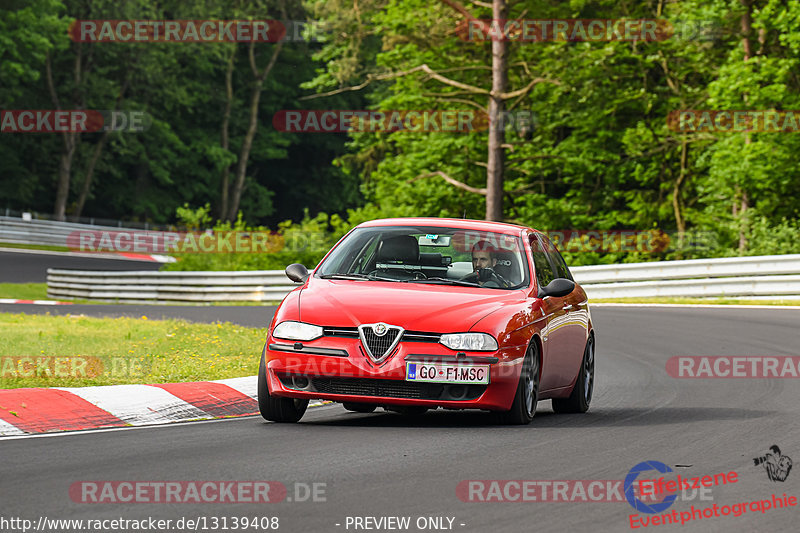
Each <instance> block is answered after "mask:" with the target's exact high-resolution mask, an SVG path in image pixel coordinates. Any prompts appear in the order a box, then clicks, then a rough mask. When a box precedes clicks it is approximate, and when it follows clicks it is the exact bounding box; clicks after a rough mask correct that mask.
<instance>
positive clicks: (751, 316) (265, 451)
mask: <svg viewBox="0 0 800 533" xmlns="http://www.w3.org/2000/svg"><path fill="white" fill-rule="evenodd" d="M209 309H212V310H214V309H215V308H209ZM216 309H217V310H218V308H216ZM593 318H594V321H595V327H596V331H597V346H598V350H597V388H596V390H595V398H594V401H593V403H592V408H591V410H590V411H589V412H588V413H586V414H583V415H556V414H554V413H552V411H551V409H550V405H549V403H550V402H547V401H546V402H541V403H540V404H539V413H538V414H537V415H536V418H535V419H534V421H533V423H532V424H531V425H530V426H525V427H500V426H494V425H492V420H491V419H490V417H489V416H487V415H484V414H480V413H477V414H472V413H461V412H443V411H437V412H433V413H428V414H427V415H424V416H422V417H418V418H406V417H402V416H399V415H395V414H390V413H384V412H379V413H376V414H369V415H362V414H353V413H347V412H345V411H344V410H343V409H342V407H340V406H338V405H335V404H334V405H329V406H324V407H320V408H315V409H312V410H309V412H308V413H307V414H306V416H305V417H304V418H303V420H302V422H301V423H300V424H297V425H280V424H272V423H265V422H264V421H263V420H262V419H261V418H258V417H251V418H244V419H235V420H222V421H215V422H210V423H192V424H180V425H173V426H164V427H155V428H144V429H134V430H122V431H111V432H97V433H86V434H73V435H67V436H55V437H44V438H29V439H21V440H4V441H1V442H0V453H1V454H2V457H3V468H2V476H0V486H1V487H2V490H1V491H0V498H2V502H3V505H2V516H5V517H23V518H28V519H31V520H37V519H38V517H40V516H43V515H45V516H47V517H48V518H62V519H67V518H84V519H86V518H120V517H122V518H143V517H148V516H153V517H155V518H164V519H166V518H171V519H177V518H179V517H181V516H185V517H190V518H197V517H207V519H208V520H210V519H211V517H222V516H248V517H255V516H277V517H279V519H280V528H279V531H291V532H295V531H296V532H316V531H320V532H323V531H331V532H335V531H356V530H355V529H353V526H352V525H351V526H350V527H349V528H346V527H345V524H346V517H348V516H359V517H364V516H374V517H382V516H383V517H385V516H410V517H411V524H412V527H411V528H410V529H408V531H419V530H418V529H417V528H416V525H415V522H414V521H415V520H416V518H417V517H419V516H425V517H436V516H445V517H454V519H455V520H454V522H453V530H455V531H464V532H497V531H508V532H515V533H518V532H528V531H626V530H630V525H629V522H628V516H629V515H630V514H632V513H633V508H632V507H631V506H630V505H628V504H627V503H626V502H622V503H595V502H591V503H586V502H572V503H546V502H525V503H522V502H503V503H466V502H463V501H461V500H460V499H459V498H458V497H457V495H456V486H457V485H458V483H459V482H460V481H462V480H473V479H490V480H503V479H522V480H562V479H599V480H612V479H624V477H625V475H626V474H627V473H628V471H629V470H630V469H631V468H632V467H633V466H634V465H636V464H637V463H639V462H641V461H645V460H655V461H662V462H664V463H666V464H667V465H669V466H670V467H672V468H673V469H675V470H676V471H677V472H678V473H680V474H681V475H682V476H701V475H705V474H711V475H713V474H715V473H723V472H728V471H731V470H733V471H736V472H737V473H738V476H739V478H738V479H739V481H738V482H737V483H735V484H731V485H726V486H725V487H721V488H717V489H714V492H713V498H714V500H713V502H712V501H699V499H695V500H694V501H678V502H676V503H675V504H674V507H673V508H674V509H675V510H677V511H679V512H680V511H686V510H688V509H689V508H690V506H691V505H692V504H694V505H696V506H698V507H705V506H711V505H712V504H715V503H716V504H718V505H719V506H722V505H732V504H735V503H740V502H749V501H751V500H760V499H764V498H769V497H770V495H771V494H773V493H777V494H779V495H780V494H783V493H784V492H786V493H788V494H789V495H795V496H797V495H798V492H800V491H798V485H800V471H795V472H792V473H791V474H790V475H789V477H788V479H787V480H786V481H785V482H783V483H776V482H771V481H770V480H769V479H768V478H767V476H766V474H765V471H764V469H763V468H762V467H755V466H754V465H753V460H752V458H753V457H756V456H760V455H763V454H764V453H765V452H766V450H767V448H768V447H769V446H771V445H773V444H777V445H779V446H780V447H781V449H782V451H783V453H784V454H786V455H788V456H789V457H792V458H793V459H795V460H797V458H800V429H798V428H800V424H798V422H800V415H798V412H797V406H798V405H800V382H799V381H798V380H797V379H783V380H778V379H773V380H756V379H730V380H723V379H714V380H711V379H701V380H679V379H674V378H672V377H670V376H669V375H667V373H666V372H665V368H664V365H665V363H666V360H667V359H668V358H669V357H671V356H674V355H800V354H798V349H797V346H798V342H797V338H798V337H797V331H798V325H800V311H793V310H754V309H685V308H681V309H674V308H662V309H642V308H602V307H598V308H595V309H593ZM254 357H257V355H255V354H254ZM677 465H682V466H677ZM81 480H153V481H168V480H197V481H200V480H274V481H280V482H282V483H284V484H285V485H286V486H287V488H288V489H289V497H292V496H293V492H294V490H295V489H294V486H295V485H294V484H295V483H308V484H310V483H325V484H326V487H325V491H326V492H325V500H326V501H324V502H308V501H307V502H297V501H292V502H288V501H283V502H281V503H273V504H260V505H257V504H196V503H188V504H169V505H167V504H81V503H75V502H73V501H72V500H71V499H70V496H69V494H68V489H69V487H70V485H71V484H72V483H73V482H76V481H81ZM797 509H798V508H797V507H794V508H789V509H778V510H775V511H772V510H770V511H768V512H767V513H766V514H762V513H760V512H758V511H755V512H751V511H748V512H747V513H745V514H743V515H742V516H739V517H734V516H728V517H724V518H708V519H702V520H700V521H698V522H690V523H688V524H687V525H685V526H683V527H681V526H675V525H671V526H651V527H649V528H646V529H647V530H648V531H650V530H653V529H657V530H659V531H664V530H680V531H720V532H721V531H726V532H727V531H796V522H797V520H796V517H797ZM336 524H340V525H338V526H337V525H336ZM445 524H447V521H445ZM461 524H464V525H463V526H462V525H461ZM360 530H362V531H363V529H360ZM384 530H385V529H373V530H372V531H384ZM252 531H254V530H252ZM386 531H388V530H386Z"/></svg>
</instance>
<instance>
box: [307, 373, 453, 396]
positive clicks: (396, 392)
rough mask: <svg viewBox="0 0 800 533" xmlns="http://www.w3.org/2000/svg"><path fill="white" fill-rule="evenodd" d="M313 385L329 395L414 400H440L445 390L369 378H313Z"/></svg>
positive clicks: (424, 385) (420, 384)
mask: <svg viewBox="0 0 800 533" xmlns="http://www.w3.org/2000/svg"><path fill="white" fill-rule="evenodd" d="M311 384H312V385H313V387H314V388H315V389H316V390H317V392H323V393H328V394H352V395H354V396H382V397H385V398H410V399H413V400H420V399H428V398H431V397H434V398H438V397H439V395H441V389H442V388H443V387H442V385H435V386H434V387H431V386H430V385H429V384H427V383H412V382H409V381H396V380H392V379H369V378H311ZM430 389H438V390H430Z"/></svg>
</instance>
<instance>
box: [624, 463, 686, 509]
mask: <svg viewBox="0 0 800 533" xmlns="http://www.w3.org/2000/svg"><path fill="white" fill-rule="evenodd" d="M650 470H655V471H657V472H660V473H662V474H666V473H667V472H672V469H671V468H670V467H668V466H667V465H665V464H664V463H662V462H661V461H644V462H641V463H639V464H638V465H636V466H634V467H633V468H631V469H630V471H629V472H628V475H627V476H625V499H626V500H628V503H629V504H631V506H632V507H633V508H634V509H636V510H637V511H639V512H640V513H647V514H658V513H660V512H662V511H664V510H666V509H669V508H670V506H671V505H672V504H673V503H675V500H676V499H677V498H678V495H677V494H670V495H669V496H667V497H666V498H664V499H663V500H661V501H660V502H656V503H644V502H643V501H642V500H640V499H639V498H637V497H636V495H635V494H634V493H633V488H634V486H635V481H636V478H638V477H639V474H640V473H642V472H648V471H650Z"/></svg>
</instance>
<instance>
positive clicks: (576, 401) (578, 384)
mask: <svg viewBox="0 0 800 533" xmlns="http://www.w3.org/2000/svg"><path fill="white" fill-rule="evenodd" d="M593 392H594V335H589V339H588V340H587V341H586V349H585V350H584V352H583V361H582V362H581V369H580V373H579V374H578V379H576V380H575V386H574V387H573V388H572V393H571V394H570V395H569V398H553V411H555V412H556V413H585V412H586V411H588V410H589V404H590V403H591V402H592V393H593Z"/></svg>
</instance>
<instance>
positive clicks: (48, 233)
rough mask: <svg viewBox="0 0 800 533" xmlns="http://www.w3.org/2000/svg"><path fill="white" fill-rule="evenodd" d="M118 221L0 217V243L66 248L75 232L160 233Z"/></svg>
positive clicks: (157, 229) (138, 225)
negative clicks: (90, 221)
mask: <svg viewBox="0 0 800 533" xmlns="http://www.w3.org/2000/svg"><path fill="white" fill-rule="evenodd" d="M122 224H123V222H121V221H118V222H117V225H116V226H103V225H98V224H84V223H78V222H59V221H55V220H42V219H37V218H31V219H24V218H19V217H9V216H0V242H8V243H15V244H38V245H48V246H63V247H67V237H68V236H69V234H71V233H73V232H75V231H110V232H111V231H120V230H123V231H125V230H127V231H150V232H155V231H161V230H160V229H159V228H157V227H154V226H152V225H150V224H148V223H134V222H126V223H125V224H126V225H125V226H123V225H122Z"/></svg>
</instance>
